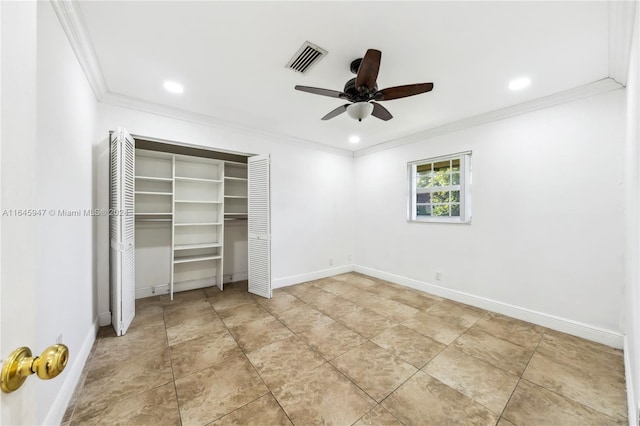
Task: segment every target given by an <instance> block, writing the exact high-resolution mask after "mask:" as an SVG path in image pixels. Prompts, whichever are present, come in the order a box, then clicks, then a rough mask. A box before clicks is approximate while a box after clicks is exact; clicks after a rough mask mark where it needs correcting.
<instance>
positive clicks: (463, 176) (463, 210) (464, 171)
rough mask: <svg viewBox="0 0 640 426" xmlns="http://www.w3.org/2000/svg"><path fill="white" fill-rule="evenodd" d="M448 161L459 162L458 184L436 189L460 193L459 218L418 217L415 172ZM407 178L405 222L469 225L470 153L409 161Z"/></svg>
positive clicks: (418, 191) (419, 191)
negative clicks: (426, 165)
mask: <svg viewBox="0 0 640 426" xmlns="http://www.w3.org/2000/svg"><path fill="white" fill-rule="evenodd" d="M449 160H460V184H459V185H449V186H441V187H436V188H437V189H439V190H445V191H446V190H449V191H457V190H459V191H460V216H459V217H457V216H454V217H451V216H418V214H417V205H418V203H417V194H418V193H421V189H418V188H416V172H417V168H418V166H421V165H424V164H430V163H438V162H442V161H449ZM407 178H408V179H407V180H408V184H409V191H408V192H409V195H408V203H407V221H409V222H427V223H434V222H435V223H464V224H470V223H471V151H465V152H460V153H456V154H450V155H443V156H440V157H432V158H426V159H423V160H417V161H411V162H409V163H407ZM424 192H435V191H434V190H432V189H430V190H428V191H426V190H425V191H424Z"/></svg>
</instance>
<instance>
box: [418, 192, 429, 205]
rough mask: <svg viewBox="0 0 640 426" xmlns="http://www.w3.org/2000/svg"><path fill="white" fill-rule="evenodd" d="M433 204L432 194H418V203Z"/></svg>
mask: <svg viewBox="0 0 640 426" xmlns="http://www.w3.org/2000/svg"><path fill="white" fill-rule="evenodd" d="M430 202H431V194H430V193H428V192H427V193H426V194H416V203H418V204H420V203H430Z"/></svg>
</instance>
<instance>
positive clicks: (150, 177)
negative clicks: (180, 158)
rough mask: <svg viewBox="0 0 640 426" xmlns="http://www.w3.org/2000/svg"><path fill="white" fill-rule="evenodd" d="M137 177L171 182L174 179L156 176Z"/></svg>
mask: <svg viewBox="0 0 640 426" xmlns="http://www.w3.org/2000/svg"><path fill="white" fill-rule="evenodd" d="M136 179H138V180H151V181H156V182H171V181H173V179H171V178H164V177H156V176H136Z"/></svg>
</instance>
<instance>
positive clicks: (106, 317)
mask: <svg viewBox="0 0 640 426" xmlns="http://www.w3.org/2000/svg"><path fill="white" fill-rule="evenodd" d="M109 324H111V312H103V313H101V314H98V325H99V326H100V327H104V326H105V325H109Z"/></svg>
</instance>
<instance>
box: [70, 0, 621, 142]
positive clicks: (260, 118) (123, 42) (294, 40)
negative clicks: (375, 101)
mask: <svg viewBox="0 0 640 426" xmlns="http://www.w3.org/2000/svg"><path fill="white" fill-rule="evenodd" d="M80 9H81V12H82V15H83V16H84V20H85V24H86V28H87V30H88V34H89V36H90V38H91V41H92V43H93V46H94V49H95V53H96V56H97V58H98V60H99V63H100V67H101V69H102V73H103V74H104V78H105V81H106V84H107V87H108V90H109V92H112V93H115V94H122V95H126V96H129V97H133V98H137V99H140V100H143V101H148V102H153V103H156V104H161V105H165V106H169V107H174V108H178V109H181V110H186V111H190V112H194V113H198V114H204V115H207V116H211V117H214V118H216V119H219V120H221V121H226V122H231V123H234V124H237V125H241V126H246V127H248V128H253V129H259V130H262V131H268V132H271V133H278V134H283V135H287V136H291V137H295V138H301V139H305V140H311V141H315V142H318V143H321V144H326V145H330V146H335V147H340V148H344V149H350V150H357V149H362V148H365V147H369V146H372V145H375V144H378V143H381V142H385V141H390V140H394V139H396V138H400V137H403V136H407V135H410V134H413V133H416V132H419V131H423V130H427V129H430V128H434V127H437V126H441V125H443V124H446V123H451V122H454V121H457V120H461V119H464V118H467V117H471V116H474V115H477V114H481V113H484V112H488V111H492V110H496V109H499V108H504V107H508V106H511V105H515V104H519V103H522V102H526V101H530V100H533V99H536V98H540V97H544V96H548V95H551V94H554V93H557V92H560V91H564V90H568V89H572V88H575V87H578V86H581V85H584V84H587V83H591V82H593V81H596V80H600V79H603V78H606V77H607V76H608V74H609V64H608V35H609V34H608V33H609V31H608V5H607V3H606V2H574V1H569V2H560V1H550V2H539V1H533V2H520V1H514V2H506V1H505V2H482V1H473V2H451V1H449V2H415V1H414V2H399V1H393V2H378V1H374V2H368V1H356V2H307V1H301V2H264V1H261V2H244V1H236V2H219V1H209V2H206V1H201V2H186V1H161V2H149V1H141V2H133V1H128V2H114V1H104V2H102V1H86V2H81V3H80ZM306 40H308V41H310V42H312V43H315V44H317V45H319V46H320V47H322V48H324V49H326V50H328V51H329V54H328V55H327V56H326V57H325V58H324V59H322V60H321V61H320V62H319V63H318V64H317V65H316V66H315V67H314V68H312V69H311V70H310V71H309V72H308V73H307V75H302V74H299V73H295V72H293V71H291V70H288V69H287V68H285V64H286V63H287V61H288V60H289V59H290V58H291V56H293V54H294V53H295V52H296V51H297V50H298V48H299V47H300V45H301V44H302V43H303V42H304V41H306ZM369 48H375V49H379V50H381V51H382V63H381V67H380V73H379V76H378V87H379V88H384V87H389V86H396V85H402V84H410V83H423V82H433V83H434V84H435V88H434V90H433V91H432V92H430V93H427V94H422V95H418V96H414V97H411V98H405V99H397V100H393V101H388V102H383V104H384V106H385V107H387V109H389V111H390V112H391V113H392V114H393V115H394V118H393V119H392V120H390V121H388V122H383V121H381V120H378V119H376V118H373V117H371V118H369V119H366V120H364V121H363V122H361V123H359V122H357V121H354V120H352V119H350V118H349V117H348V116H347V114H342V115H340V116H338V117H336V118H334V119H332V120H329V121H321V120H320V118H321V117H322V116H324V115H325V114H326V113H328V112H329V111H331V110H333V109H334V108H336V107H338V106H339V105H341V104H344V101H342V100H339V99H332V98H328V97H323V96H317V95H311V94H308V93H303V92H298V91H296V90H294V89H293V87H294V86H295V85H296V84H300V85H306V86H315V87H322V88H327V89H333V90H342V89H343V86H344V83H345V82H346V81H347V80H348V79H350V78H352V77H354V76H353V74H351V73H350V71H349V63H350V62H351V61H352V60H353V59H355V58H358V57H362V56H363V55H364V53H365V51H366V50H367V49H369ZM523 75H527V76H529V77H530V78H531V80H532V84H531V86H529V87H528V88H526V89H524V90H522V91H519V92H513V91H510V90H509V89H508V88H507V85H508V82H509V80H510V79H512V78H515V77H519V76H523ZM165 80H175V81H179V82H181V83H182V84H183V85H184V87H185V90H184V93H183V94H181V95H174V94H170V93H168V92H166V91H165V90H164V88H163V86H162V85H163V81H165ZM351 135H359V136H361V138H362V141H361V142H360V143H359V144H357V145H354V144H350V143H349V142H348V138H349V136H351Z"/></svg>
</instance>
